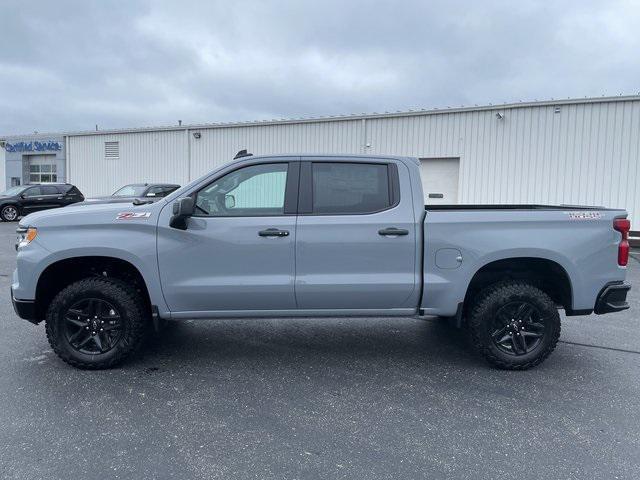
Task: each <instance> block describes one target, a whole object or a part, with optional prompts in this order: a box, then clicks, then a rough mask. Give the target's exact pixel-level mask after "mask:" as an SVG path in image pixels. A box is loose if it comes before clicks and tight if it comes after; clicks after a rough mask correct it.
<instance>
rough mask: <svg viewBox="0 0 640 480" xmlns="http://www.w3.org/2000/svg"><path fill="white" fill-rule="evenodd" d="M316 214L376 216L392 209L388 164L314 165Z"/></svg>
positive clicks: (335, 163) (314, 210) (329, 163)
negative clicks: (377, 213) (367, 214)
mask: <svg viewBox="0 0 640 480" xmlns="http://www.w3.org/2000/svg"><path fill="white" fill-rule="evenodd" d="M312 178H313V181H312V186H313V194H312V195H313V200H312V205H313V213H316V214H363V213H374V212H378V211H381V210H384V209H386V208H389V207H390V206H391V205H392V195H391V188H390V182H389V167H388V165H387V164H374V163H346V162H339V163H338V162H334V163H331V162H326V163H325V162H321V163H320V162H318V163H316V162H314V163H313V164H312Z"/></svg>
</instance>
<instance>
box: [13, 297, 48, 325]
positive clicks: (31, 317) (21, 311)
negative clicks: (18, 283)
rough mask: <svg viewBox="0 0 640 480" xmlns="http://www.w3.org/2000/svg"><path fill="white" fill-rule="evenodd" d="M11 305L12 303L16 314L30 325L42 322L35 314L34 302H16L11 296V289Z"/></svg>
mask: <svg viewBox="0 0 640 480" xmlns="http://www.w3.org/2000/svg"><path fill="white" fill-rule="evenodd" d="M11 303H13V309H14V310H15V312H16V314H17V315H18V316H19V317H20V318H22V319H24V320H28V321H29V322H31V323H35V324H36V325H37V324H38V323H40V322H41V321H42V319H41V318H38V317H37V314H36V302H35V301H34V300H18V299H16V298H15V297H14V296H13V289H11Z"/></svg>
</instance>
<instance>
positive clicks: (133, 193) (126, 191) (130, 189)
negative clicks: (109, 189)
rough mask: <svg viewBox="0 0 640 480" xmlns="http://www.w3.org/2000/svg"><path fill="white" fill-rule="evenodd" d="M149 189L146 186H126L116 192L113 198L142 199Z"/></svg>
mask: <svg viewBox="0 0 640 480" xmlns="http://www.w3.org/2000/svg"><path fill="white" fill-rule="evenodd" d="M146 189H147V187H146V186H145V185H125V186H124V187H122V188H121V189H120V190H116V191H115V192H114V193H113V194H112V195H111V196H112V197H141V196H142V195H144V191H145V190H146Z"/></svg>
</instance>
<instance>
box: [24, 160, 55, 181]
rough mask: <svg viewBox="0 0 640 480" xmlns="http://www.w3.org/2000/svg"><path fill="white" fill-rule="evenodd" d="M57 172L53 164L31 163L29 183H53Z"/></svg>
mask: <svg viewBox="0 0 640 480" xmlns="http://www.w3.org/2000/svg"><path fill="white" fill-rule="evenodd" d="M57 181H58V172H57V168H56V164H55V163H31V164H30V165H29V183H55V182H57Z"/></svg>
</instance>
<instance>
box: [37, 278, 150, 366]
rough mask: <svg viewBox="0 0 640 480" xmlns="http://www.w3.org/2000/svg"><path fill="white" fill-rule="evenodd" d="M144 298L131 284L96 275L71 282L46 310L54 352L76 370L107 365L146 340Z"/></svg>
mask: <svg viewBox="0 0 640 480" xmlns="http://www.w3.org/2000/svg"><path fill="white" fill-rule="evenodd" d="M145 310H146V309H145V307H144V302H142V300H141V298H140V295H139V294H138V293H137V292H136V290H135V289H134V288H133V287H131V286H130V285H128V284H126V283H124V282H120V281H118V280H111V279H108V278H102V277H95V278H86V279H84V280H80V281H78V282H75V283H72V284H71V285H69V286H68V287H66V288H64V289H63V290H62V291H61V292H60V293H58V294H57V295H56V296H55V298H54V299H53V301H52V302H51V305H50V306H49V308H48V310H47V318H46V331H47V338H48V340H49V344H50V345H51V348H53V350H54V352H56V354H57V355H58V356H59V357H60V358H61V359H62V360H64V361H65V362H67V363H68V364H70V365H72V366H74V367H78V368H90V369H99V368H108V367H112V366H114V365H116V364H118V363H120V362H122V361H123V360H125V359H126V358H127V357H129V356H130V355H131V354H132V353H133V352H134V351H135V350H136V349H137V348H138V347H139V346H140V344H141V343H142V340H143V335H144V331H145V326H147V324H148V318H147V314H146V312H145Z"/></svg>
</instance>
